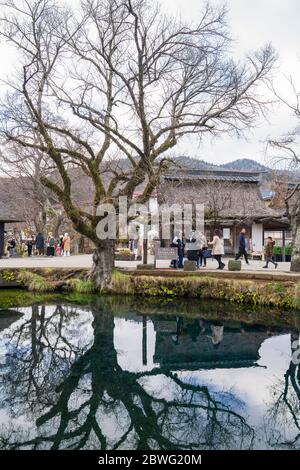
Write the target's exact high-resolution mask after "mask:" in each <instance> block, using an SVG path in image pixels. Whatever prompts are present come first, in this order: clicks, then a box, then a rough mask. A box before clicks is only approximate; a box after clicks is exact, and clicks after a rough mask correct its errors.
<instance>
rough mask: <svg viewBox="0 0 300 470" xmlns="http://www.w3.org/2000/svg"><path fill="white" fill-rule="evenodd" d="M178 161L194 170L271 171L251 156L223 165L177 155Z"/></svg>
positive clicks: (176, 160)
mask: <svg viewBox="0 0 300 470" xmlns="http://www.w3.org/2000/svg"><path fill="white" fill-rule="evenodd" d="M174 160H175V162H176V163H179V164H180V165H181V166H182V167H184V168H188V169H193V170H205V169H206V170H207V169H208V170H209V169H212V170H213V169H218V168H219V169H225V170H237V171H268V172H269V171H271V169H270V168H268V167H267V166H265V165H262V164H261V163H258V162H256V161H255V160H251V159H250V158H239V159H238V160H234V161H232V162H229V163H224V164H222V165H215V164H213V163H209V162H205V161H204V160H198V159H197V158H190V157H185V156H182V157H177V158H175V159H174Z"/></svg>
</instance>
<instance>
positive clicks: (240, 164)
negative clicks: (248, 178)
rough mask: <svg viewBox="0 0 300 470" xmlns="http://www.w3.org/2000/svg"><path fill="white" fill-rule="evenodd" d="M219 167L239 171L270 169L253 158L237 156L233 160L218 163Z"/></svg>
mask: <svg viewBox="0 0 300 470" xmlns="http://www.w3.org/2000/svg"><path fill="white" fill-rule="evenodd" d="M220 167H222V168H227V169H229V170H239V171H270V168H268V167H267V166H265V165H262V164H261V163H258V162H256V161H255V160H251V159H250V158H239V159H238V160H234V161H233V162H229V163H225V164H223V165H220Z"/></svg>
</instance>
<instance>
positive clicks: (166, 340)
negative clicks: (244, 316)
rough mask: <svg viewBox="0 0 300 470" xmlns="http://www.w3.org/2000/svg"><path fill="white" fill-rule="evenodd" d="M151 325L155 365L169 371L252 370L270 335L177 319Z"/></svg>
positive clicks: (237, 324) (238, 324)
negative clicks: (153, 338)
mask: <svg viewBox="0 0 300 470" xmlns="http://www.w3.org/2000/svg"><path fill="white" fill-rule="evenodd" d="M152 321H153V323H154V328H155V331H156V344H155V353H154V358H153V359H154V362H156V363H159V364H160V365H161V366H162V367H167V368H172V369H189V370H195V369H214V368H239V367H251V366H253V365H255V363H256V362H257V360H258V359H259V357H260V356H259V349H260V347H261V345H262V343H263V342H264V341H265V340H266V339H267V338H268V337H269V335H270V331H269V330H268V329H267V327H262V326H255V325H254V326H253V325H252V326H249V325H245V324H243V323H241V322H233V321H232V322H226V323H224V324H222V323H218V322H208V321H201V320H199V319H196V320H194V321H193V320H188V321H187V320H182V319H180V317H177V318H174V319H173V320H171V319H170V318H168V319H162V318H159V319H158V318H157V319H153V318H152ZM180 322H181V323H182V324H181V325H180ZM222 325H223V328H222ZM216 332H217V334H216ZM216 338H217V339H216ZM218 338H219V339H218Z"/></svg>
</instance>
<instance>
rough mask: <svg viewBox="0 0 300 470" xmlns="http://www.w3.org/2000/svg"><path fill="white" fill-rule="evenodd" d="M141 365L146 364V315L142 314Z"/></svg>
mask: <svg viewBox="0 0 300 470" xmlns="http://www.w3.org/2000/svg"><path fill="white" fill-rule="evenodd" d="M143 365H144V366H146V365H147V317H146V315H144V316H143Z"/></svg>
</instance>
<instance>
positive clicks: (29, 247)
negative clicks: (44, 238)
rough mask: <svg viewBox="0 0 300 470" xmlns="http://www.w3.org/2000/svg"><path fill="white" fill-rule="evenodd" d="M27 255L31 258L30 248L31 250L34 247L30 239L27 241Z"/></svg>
mask: <svg viewBox="0 0 300 470" xmlns="http://www.w3.org/2000/svg"><path fill="white" fill-rule="evenodd" d="M26 245H27V254H28V256H31V255H32V248H33V245H34V242H33V239H32V238H30V239H29V240H27V243H26Z"/></svg>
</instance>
